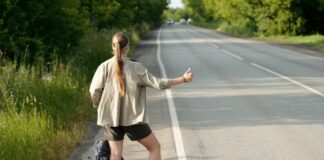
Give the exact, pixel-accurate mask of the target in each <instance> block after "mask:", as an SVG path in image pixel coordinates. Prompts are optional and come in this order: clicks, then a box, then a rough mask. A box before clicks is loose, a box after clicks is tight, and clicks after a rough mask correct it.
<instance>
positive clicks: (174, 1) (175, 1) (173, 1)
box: [169, 0, 184, 8]
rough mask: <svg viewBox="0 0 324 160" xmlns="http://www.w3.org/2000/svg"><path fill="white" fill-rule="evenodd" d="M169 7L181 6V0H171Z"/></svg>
mask: <svg viewBox="0 0 324 160" xmlns="http://www.w3.org/2000/svg"><path fill="white" fill-rule="evenodd" d="M169 7H170V8H183V7H184V6H183V3H182V0H171V3H170V5H169Z"/></svg>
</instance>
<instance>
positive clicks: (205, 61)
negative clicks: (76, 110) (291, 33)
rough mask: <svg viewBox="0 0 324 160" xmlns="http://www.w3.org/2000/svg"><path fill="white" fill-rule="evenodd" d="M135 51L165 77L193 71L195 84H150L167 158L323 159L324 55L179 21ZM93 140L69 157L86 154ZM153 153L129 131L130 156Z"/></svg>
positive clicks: (153, 120) (152, 116) (152, 111)
mask: <svg viewBox="0 0 324 160" xmlns="http://www.w3.org/2000/svg"><path fill="white" fill-rule="evenodd" d="M132 56H133V57H134V58H136V59H137V60H138V61H140V62H142V63H143V64H144V65H145V66H146V67H148V68H149V70H150V71H151V72H152V73H154V74H155V75H157V76H160V77H162V76H167V77H168V78H172V77H177V76H180V75H182V73H183V72H184V71H186V70H187V68H191V70H192V71H193V73H194V80H193V82H192V83H190V84H184V85H179V86H176V87H174V88H172V89H171V90H169V91H167V92H166V91H159V90H154V89H149V90H148V96H147V106H148V114H149V120H150V125H151V127H152V129H153V131H154V133H155V134H156V135H157V137H158V139H159V140H160V143H161V146H162V158H163V159H167V160H176V159H187V160H199V159H211V160H323V159H324V94H323V93H324V58H321V57H313V56H309V55H306V54H302V53H299V52H297V51H292V50H288V49H285V48H282V47H279V46H273V45H269V44H265V43H262V42H257V41H251V40H243V39H238V38H233V37H229V36H226V35H223V34H220V33H216V32H214V31H211V30H206V29H202V28H197V27H193V26H190V25H178V24H175V25H168V26H163V27H162V28H161V30H157V31H155V32H153V33H151V35H150V36H149V37H148V38H147V39H146V40H144V41H142V42H141V44H139V45H138V47H137V49H136V51H135V53H134V54H133V55H132ZM161 68H162V69H161ZM164 74H165V75H164ZM173 109H174V110H173ZM170 110H171V111H170ZM174 114H175V115H176V117H174ZM170 115H171V116H170ZM94 135H95V136H96V138H98V137H100V136H102V133H101V132H97V131H96V132H94ZM174 137H176V138H174ZM92 139H93V137H92V138H89V139H88V140H87V141H85V142H84V144H86V142H87V144H88V145H89V144H91V143H92V141H91V140H92ZM87 147H88V146H87V145H84V146H83V149H77V152H79V153H74V154H73V156H71V157H72V158H71V159H80V158H79V157H83V159H86V158H87V154H88V151H87ZM147 155H148V153H147V152H146V150H145V148H144V147H142V146H141V145H140V144H138V143H137V142H131V141H129V140H128V139H127V138H126V141H125V144H124V154H123V156H124V158H125V159H127V160H128V159H129V160H142V159H143V160H144V159H147Z"/></svg>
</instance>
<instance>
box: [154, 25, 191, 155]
mask: <svg viewBox="0 0 324 160" xmlns="http://www.w3.org/2000/svg"><path fill="white" fill-rule="evenodd" d="M161 30H162V29H161V28H160V29H159V32H158V34H157V38H156V43H157V49H156V52H157V61H158V63H159V66H160V69H161V73H162V76H163V78H167V75H166V72H165V67H164V64H163V62H162V60H161V42H160V35H161ZM165 93H166V96H167V100H168V106H169V111H170V117H171V125H172V132H173V138H174V143H175V148H176V152H177V156H178V159H179V160H187V158H186V153H185V150H184V146H183V141H182V135H181V130H180V127H179V121H178V116H177V112H176V109H175V105H174V101H173V98H172V92H171V90H170V89H168V90H166V91H165Z"/></svg>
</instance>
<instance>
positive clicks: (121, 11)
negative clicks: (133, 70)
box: [0, 0, 167, 64]
mask: <svg viewBox="0 0 324 160" xmlns="http://www.w3.org/2000/svg"><path fill="white" fill-rule="evenodd" d="M166 6H167V2H166V1H163V0H162V1H161V0H131V1H129V0H46V1H44V0H2V1H0V50H1V52H2V54H4V55H5V57H7V58H8V59H10V60H13V61H15V62H16V63H17V64H20V63H26V64H33V63H34V62H35V61H37V59H38V58H45V61H50V60H51V59H52V58H53V56H57V57H59V58H61V59H64V58H66V57H69V56H71V55H72V56H73V55H74V54H75V47H76V46H77V45H78V44H79V41H80V39H81V38H82V36H84V34H85V33H87V31H88V30H89V29H96V30H102V29H108V30H109V29H112V28H120V29H122V28H130V27H135V28H136V27H137V28H139V29H140V27H141V26H142V24H143V23H145V24H147V25H148V26H149V27H155V26H157V25H159V24H160V23H161V21H162V18H161V17H162V13H163V10H164V9H165V8H166Z"/></svg>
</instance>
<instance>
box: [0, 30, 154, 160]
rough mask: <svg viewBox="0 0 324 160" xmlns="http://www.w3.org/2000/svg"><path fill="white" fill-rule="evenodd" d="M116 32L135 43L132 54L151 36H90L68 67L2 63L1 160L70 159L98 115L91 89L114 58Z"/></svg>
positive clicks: (131, 32) (142, 32) (140, 33)
mask: <svg viewBox="0 0 324 160" xmlns="http://www.w3.org/2000/svg"><path fill="white" fill-rule="evenodd" d="M117 31H123V32H126V33H127V34H128V35H129V37H130V39H131V51H132V50H133V49H134V46H135V45H136V43H137V42H138V41H139V40H140V38H141V36H144V35H145V34H146V33H147V32H148V31H149V28H148V25H146V24H141V25H139V26H137V28H135V29H123V30H119V29H112V30H101V31H96V30H89V32H88V33H87V34H86V35H85V36H84V38H83V39H82V40H81V42H80V45H79V47H78V49H77V55H76V56H74V57H70V61H69V62H67V63H64V64H63V63H61V62H60V61H59V60H53V61H52V62H51V63H48V64H46V65H43V64H44V62H43V61H42V59H40V60H39V62H38V63H36V65H33V66H25V65H21V66H20V68H19V69H17V67H16V66H17V65H16V64H14V63H11V62H8V61H6V60H4V59H3V58H1V57H0V159H1V160H2V159H4V160H7V159H12V160H16V159H17V160H21V159H24V160H43V159H48V160H51V159H53V160H61V159H66V158H67V156H68V155H69V153H70V152H71V151H72V150H73V148H74V147H75V146H76V144H77V143H78V142H79V141H80V140H81V139H82V138H83V137H84V135H85V134H86V133H87V124H88V122H89V121H95V117H96V110H95V109H93V108H92V103H91V100H90V97H89V93H88V86H89V84H90V81H91V78H92V76H93V74H94V72H95V70H96V68H97V66H98V65H99V64H100V63H102V62H103V61H105V60H106V59H108V58H110V57H112V53H111V38H112V36H113V34H114V33H116V32H117Z"/></svg>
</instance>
